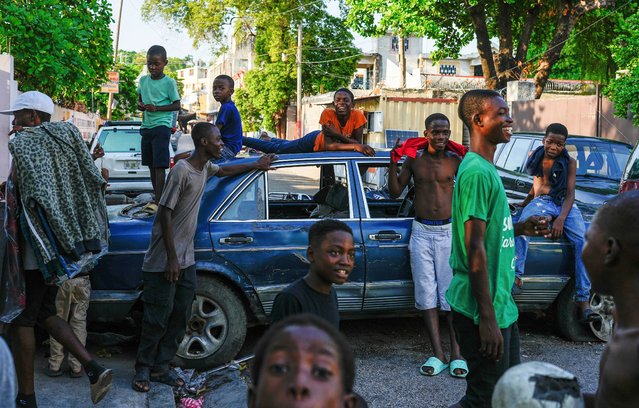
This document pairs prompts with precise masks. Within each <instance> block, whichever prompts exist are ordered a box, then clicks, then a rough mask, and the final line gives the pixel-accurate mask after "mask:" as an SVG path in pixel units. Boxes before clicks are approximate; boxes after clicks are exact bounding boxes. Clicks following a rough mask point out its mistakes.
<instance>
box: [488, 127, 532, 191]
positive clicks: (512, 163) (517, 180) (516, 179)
mask: <svg viewBox="0 0 639 408" xmlns="http://www.w3.org/2000/svg"><path fill="white" fill-rule="evenodd" d="M532 144H533V139H532V138H529V137H513V138H512V140H511V141H510V142H509V143H508V144H507V145H506V146H505V147H504V148H503V149H502V151H501V154H500V155H499V157H498V158H497V160H496V162H495V165H496V167H497V168H498V170H499V175H500V177H501V180H502V183H503V184H504V189H505V190H506V195H507V196H508V199H509V201H515V202H517V201H522V200H523V199H524V198H526V195H527V194H528V192H529V191H530V188H531V187H532V176H529V175H528V174H526V172H525V169H524V166H525V163H526V160H527V159H528V155H529V154H530V151H531V149H532Z"/></svg>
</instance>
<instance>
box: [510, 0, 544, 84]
mask: <svg viewBox="0 0 639 408" xmlns="http://www.w3.org/2000/svg"><path fill="white" fill-rule="evenodd" d="M540 11H541V4H540V3H535V5H534V6H532V7H531V8H530V9H529V10H528V13H527V14H526V20H525V21H524V25H523V27H522V28H521V35H520V37H519V41H518V42H517V54H515V64H517V68H516V72H517V79H521V77H522V71H524V70H525V69H526V66H527V65H529V64H528V63H527V58H528V47H529V46H530V40H531V38H532V33H533V29H534V28H535V24H537V20H538V19H539V13H540Z"/></svg>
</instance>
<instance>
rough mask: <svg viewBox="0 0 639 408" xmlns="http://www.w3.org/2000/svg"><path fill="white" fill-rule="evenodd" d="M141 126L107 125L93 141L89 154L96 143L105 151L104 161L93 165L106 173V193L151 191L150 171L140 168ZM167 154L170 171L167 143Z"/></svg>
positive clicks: (132, 123)
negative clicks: (103, 169) (105, 170)
mask: <svg viewBox="0 0 639 408" xmlns="http://www.w3.org/2000/svg"><path fill="white" fill-rule="evenodd" d="M140 124H141V123H140V122H115V121H111V122H106V124H105V125H104V126H102V127H101V128H100V130H98V133H97V134H96V136H95V138H93V142H92V143H91V152H93V151H94V150H95V147H96V146H97V144H98V143H100V146H102V148H103V149H104V157H102V158H100V159H97V160H96V161H95V165H96V166H98V168H99V169H101V168H105V169H107V170H108V171H109V182H108V184H107V192H110V193H125V194H131V195H133V194H139V193H143V192H152V191H153V187H152V185H151V175H150V173H149V168H148V167H146V166H143V165H142V152H141V147H140V143H141V141H142V135H140ZM169 154H170V157H171V167H173V156H174V155H175V153H174V152H173V148H172V147H171V144H170V143H169ZM167 174H168V172H167Z"/></svg>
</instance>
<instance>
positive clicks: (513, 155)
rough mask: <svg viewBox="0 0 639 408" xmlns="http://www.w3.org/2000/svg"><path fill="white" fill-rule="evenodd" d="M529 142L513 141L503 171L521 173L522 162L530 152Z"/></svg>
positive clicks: (528, 140) (525, 140)
mask: <svg viewBox="0 0 639 408" xmlns="http://www.w3.org/2000/svg"><path fill="white" fill-rule="evenodd" d="M530 142H531V141H530V139H517V140H515V143H514V144H513V148H512V149H511V150H510V153H509V154H508V159H506V163H505V164H504V166H503V167H504V169H506V170H510V171H516V172H520V173H521V172H522V171H523V166H524V162H525V161H526V158H528V153H529V152H530V145H531V143H530Z"/></svg>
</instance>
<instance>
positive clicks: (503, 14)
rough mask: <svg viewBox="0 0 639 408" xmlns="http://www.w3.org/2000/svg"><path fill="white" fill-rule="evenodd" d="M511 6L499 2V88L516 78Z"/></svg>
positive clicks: (500, 0)
mask: <svg viewBox="0 0 639 408" xmlns="http://www.w3.org/2000/svg"><path fill="white" fill-rule="evenodd" d="M510 11H511V10H510V5H509V4H507V3H506V2H504V0H498V1H497V13H498V16H499V18H498V19H497V30H498V35H499V54H498V55H497V88H498V89H501V88H504V87H505V86H506V82H508V80H509V79H512V78H515V76H514V75H515V73H514V72H513V68H515V67H516V65H515V60H514V58H513V32H512V22H511V12H510Z"/></svg>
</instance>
